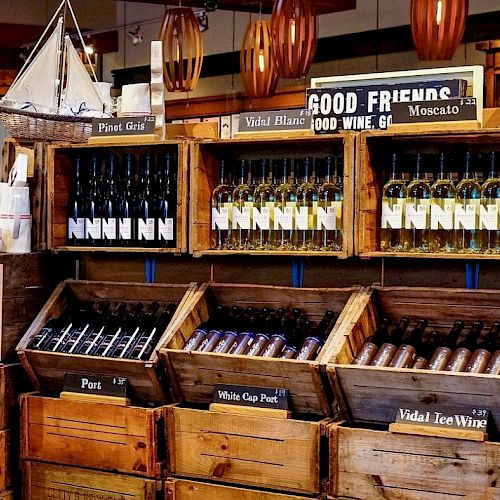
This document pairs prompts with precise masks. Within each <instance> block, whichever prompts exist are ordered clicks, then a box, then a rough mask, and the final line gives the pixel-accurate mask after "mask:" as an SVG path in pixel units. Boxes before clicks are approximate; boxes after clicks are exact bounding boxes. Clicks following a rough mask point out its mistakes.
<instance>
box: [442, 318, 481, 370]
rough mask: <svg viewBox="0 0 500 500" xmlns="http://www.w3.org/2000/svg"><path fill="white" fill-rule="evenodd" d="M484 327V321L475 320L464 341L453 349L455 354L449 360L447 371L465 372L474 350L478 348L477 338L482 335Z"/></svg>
mask: <svg viewBox="0 0 500 500" xmlns="http://www.w3.org/2000/svg"><path fill="white" fill-rule="evenodd" d="M482 329H483V322H482V321H479V320H476V321H473V323H472V326H471V329H470V330H469V333H468V334H467V336H466V337H465V339H464V340H463V341H462V342H459V343H458V344H457V348H456V349H455V351H453V355H452V356H451V358H450V361H448V366H447V367H446V371H448V372H463V371H465V368H466V367H467V363H468V362H469V359H470V357H471V356H472V352H473V351H474V350H475V349H476V346H477V339H478V338H479V335H481V330H482Z"/></svg>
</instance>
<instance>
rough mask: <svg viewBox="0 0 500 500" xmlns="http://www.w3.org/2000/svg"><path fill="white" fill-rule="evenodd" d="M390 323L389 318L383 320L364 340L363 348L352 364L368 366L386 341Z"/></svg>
mask: <svg viewBox="0 0 500 500" xmlns="http://www.w3.org/2000/svg"><path fill="white" fill-rule="evenodd" d="M391 323H392V321H391V320H390V319H389V318H384V319H383V320H382V321H381V323H380V325H379V327H378V328H377V329H376V330H375V331H374V332H373V334H372V335H371V336H370V337H368V338H367V339H366V341H365V343H364V344H363V347H362V348H361V350H360V351H359V353H358V354H357V356H356V357H355V358H354V361H353V364H355V365H369V364H370V363H371V362H372V361H373V358H374V357H375V355H376V354H377V351H378V350H379V349H380V347H381V346H382V344H384V342H386V341H388V336H389V334H388V329H389V326H390V324H391Z"/></svg>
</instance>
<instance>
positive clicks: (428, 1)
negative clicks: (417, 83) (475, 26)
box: [410, 0, 469, 61]
mask: <svg viewBox="0 0 500 500" xmlns="http://www.w3.org/2000/svg"><path fill="white" fill-rule="evenodd" d="M468 10H469V0H412V2H411V16H410V17H411V32H412V35H413V42H414V43H415V48H416V50H417V54H418V57H419V59H422V60H425V61H442V60H449V59H451V58H452V57H453V54H454V53H455V50H456V49H457V47H458V45H459V44H460V42H461V41H462V38H463V35H464V30H465V20H466V18H467V13H468Z"/></svg>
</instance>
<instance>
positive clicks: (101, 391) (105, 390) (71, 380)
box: [64, 373, 127, 398]
mask: <svg viewBox="0 0 500 500" xmlns="http://www.w3.org/2000/svg"><path fill="white" fill-rule="evenodd" d="M64 391H65V392H78V393H80V394H94V395H100V396H115V397H121V398H126V397H127V378H126V377H118V376H117V377H108V376H106V375H88V374H86V373H65V374H64Z"/></svg>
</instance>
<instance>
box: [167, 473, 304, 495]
mask: <svg viewBox="0 0 500 500" xmlns="http://www.w3.org/2000/svg"><path fill="white" fill-rule="evenodd" d="M165 493H166V500H235V499H238V500H308V499H309V500H310V499H311V497H303V496H296V495H289V494H286V493H273V492H270V491H262V490H251V489H248V488H237V487H235V486H224V485H222V484H212V483H202V482H201V481H190V480H188V479H178V478H175V479H168V480H167V481H166V482H165Z"/></svg>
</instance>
